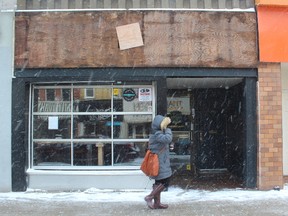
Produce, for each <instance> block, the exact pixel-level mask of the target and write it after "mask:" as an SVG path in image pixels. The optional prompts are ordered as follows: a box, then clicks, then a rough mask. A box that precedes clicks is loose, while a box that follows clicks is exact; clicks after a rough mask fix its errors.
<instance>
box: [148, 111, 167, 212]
mask: <svg viewBox="0 0 288 216" xmlns="http://www.w3.org/2000/svg"><path fill="white" fill-rule="evenodd" d="M170 123H171V119H170V118H169V117H164V116H162V115H157V116H156V117H155V118H154V120H153V122H152V131H151V134H150V138H149V149H150V150H151V151H152V152H153V153H156V154H158V158H159V174H158V175H157V176H155V177H153V178H154V179H155V184H153V190H152V192H151V193H150V194H149V195H147V196H146V197H145V201H146V202H147V205H148V206H149V208H151V209H166V208H168V205H165V204H162V203H161V199H160V197H161V192H162V191H163V190H164V189H165V188H168V186H169V178H170V177H171V175H172V170H171V166H170V157H169V144H170V143H171V142H172V131H171V129H170V128H167V126H168V125H169V124H170ZM153 200H154V202H153Z"/></svg>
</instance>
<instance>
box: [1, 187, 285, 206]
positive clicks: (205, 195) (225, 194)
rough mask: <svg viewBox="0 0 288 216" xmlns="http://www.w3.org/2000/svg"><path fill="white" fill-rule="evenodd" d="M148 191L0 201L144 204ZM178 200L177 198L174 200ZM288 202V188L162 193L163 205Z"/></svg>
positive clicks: (32, 193) (7, 196)
mask: <svg viewBox="0 0 288 216" xmlns="http://www.w3.org/2000/svg"><path fill="white" fill-rule="evenodd" d="M149 193H150V191H149V190H144V191H143V190H142V191H129V190H126V191H115V190H100V189H96V188H90V189H88V190H86V191H78V192H47V191H43V190H35V189H28V190H27V191H25V192H8V193H0V202H5V201H11V200H17V201H23V202H27V201H35V200H38V201H41V200H42V201H53V202H55V201H59V202H61V201H63V202H65V201H69V202H78V201H80V202H127V201H129V202H143V197H145V196H146V195H147V194H149ZM175 197H177V199H175ZM270 199H283V200H288V187H287V186H286V187H284V189H283V190H279V191H278V190H270V191H259V190H245V189H223V190H218V191H206V190H185V189H181V188H178V187H170V188H169V190H168V191H167V192H163V193H162V200H163V202H168V203H177V202H182V201H185V202H193V201H198V202H199V201H237V202H241V201H243V202H244V201H250V200H251V201H252V200H270Z"/></svg>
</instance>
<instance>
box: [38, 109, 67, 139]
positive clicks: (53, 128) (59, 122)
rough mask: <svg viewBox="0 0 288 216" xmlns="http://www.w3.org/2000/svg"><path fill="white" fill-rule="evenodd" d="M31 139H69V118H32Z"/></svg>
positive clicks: (42, 116) (65, 116)
mask: <svg viewBox="0 0 288 216" xmlns="http://www.w3.org/2000/svg"><path fill="white" fill-rule="evenodd" d="M33 126H34V127H33V138H34V139H70V138H71V117H70V115H61V116H46V115H45V116H44V115H34V116H33Z"/></svg>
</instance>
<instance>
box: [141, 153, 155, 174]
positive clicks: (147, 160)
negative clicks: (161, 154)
mask: <svg viewBox="0 0 288 216" xmlns="http://www.w3.org/2000/svg"><path fill="white" fill-rule="evenodd" d="M140 169H141V170H142V172H143V173H145V175H147V176H151V177H154V176H157V175H158V173H159V160H158V155H157V154H155V153H153V152H151V151H150V150H149V149H148V150H147V152H146V154H145V157H144V160H143V162H142V164H141V167H140Z"/></svg>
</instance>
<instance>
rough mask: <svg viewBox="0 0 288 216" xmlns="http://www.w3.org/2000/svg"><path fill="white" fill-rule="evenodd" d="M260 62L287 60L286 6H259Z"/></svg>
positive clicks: (287, 24)
mask: <svg viewBox="0 0 288 216" xmlns="http://www.w3.org/2000/svg"><path fill="white" fill-rule="evenodd" d="M257 12H258V29H259V57H260V62H288V7H271V6H259V7H258V9H257Z"/></svg>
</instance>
